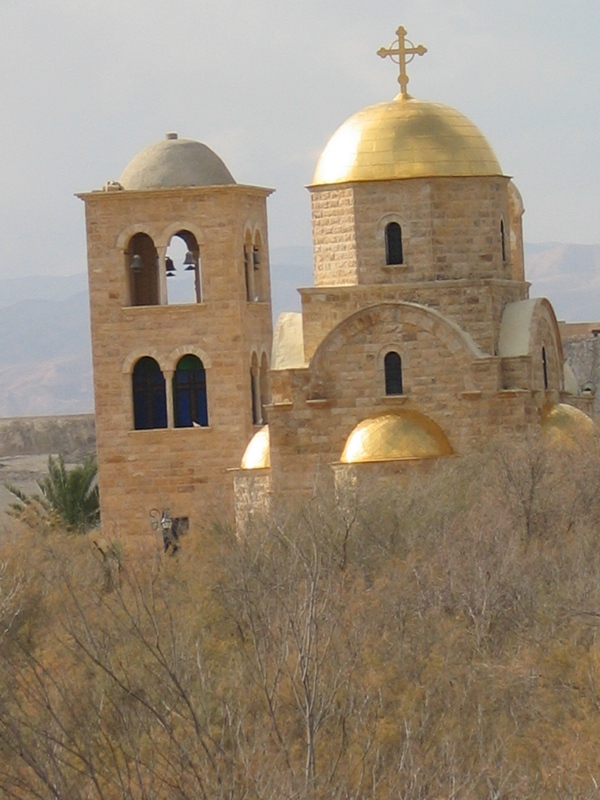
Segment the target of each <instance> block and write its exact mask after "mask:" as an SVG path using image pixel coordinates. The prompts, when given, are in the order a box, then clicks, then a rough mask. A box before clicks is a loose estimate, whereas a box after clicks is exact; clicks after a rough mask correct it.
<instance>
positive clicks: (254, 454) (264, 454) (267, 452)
mask: <svg viewBox="0 0 600 800" xmlns="http://www.w3.org/2000/svg"><path fill="white" fill-rule="evenodd" d="M270 466H271V441H270V438H269V426H268V425H265V426H264V428H261V429H260V430H259V431H258V432H257V433H255V434H254V436H253V437H252V439H250V443H249V444H248V447H247V448H246V450H245V452H244V455H243V456H242V469H266V468H267V467H270Z"/></svg>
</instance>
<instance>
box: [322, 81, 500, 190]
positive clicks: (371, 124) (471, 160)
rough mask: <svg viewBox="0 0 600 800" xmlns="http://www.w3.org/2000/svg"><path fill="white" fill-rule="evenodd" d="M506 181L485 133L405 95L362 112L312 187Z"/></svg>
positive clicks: (332, 144)
mask: <svg viewBox="0 0 600 800" xmlns="http://www.w3.org/2000/svg"><path fill="white" fill-rule="evenodd" d="M473 175H478V176H480V175H502V169H501V167H500V164H499V162H498V159H497V158H496V155H495V153H494V151H493V150H492V148H491V146H490V144H489V142H488V141H487V139H486V138H485V136H484V135H483V134H482V133H481V131H480V130H479V129H478V128H477V127H476V126H475V125H473V123H472V122H471V121H470V120H468V119H467V118H466V117H465V116H464V115H463V114H461V113H460V112H459V111H456V110H455V109H453V108H450V107H449V106H445V105H442V104H441V103H431V102H428V101H426V100H415V99H414V98H413V97H410V96H406V97H403V96H402V94H399V95H397V97H396V98H395V99H394V100H392V101H391V102H389V103H378V104H377V105H374V106H369V107H367V108H364V109H363V110H362V111H359V112H358V113H357V114H354V116H352V117H350V119H348V120H346V122H344V124H343V125H342V126H341V127H340V128H338V130H337V131H336V132H335V133H334V134H333V136H332V137H331V139H330V140H329V142H328V144H327V146H326V147H325V150H323V153H322V154H321V157H320V159H319V162H318V164H317V168H316V170H315V174H314V177H313V185H314V186H318V185H327V184H331V183H346V182H348V181H387V180H395V179H398V178H433V177H448V176H473Z"/></svg>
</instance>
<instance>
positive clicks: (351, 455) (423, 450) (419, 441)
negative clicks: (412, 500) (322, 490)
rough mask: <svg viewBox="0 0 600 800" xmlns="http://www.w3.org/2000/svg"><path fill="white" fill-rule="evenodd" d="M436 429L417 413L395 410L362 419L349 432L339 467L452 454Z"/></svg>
mask: <svg viewBox="0 0 600 800" xmlns="http://www.w3.org/2000/svg"><path fill="white" fill-rule="evenodd" d="M452 453H453V450H452V447H451V445H450V442H449V441H448V438H447V436H446V434H445V433H444V431H443V430H442V429H441V428H440V426H439V425H438V424H437V423H435V422H434V421H433V420H432V419H430V418H429V417H426V416H425V414H421V413H419V412H418V411H404V410H402V411H398V412H395V413H390V414H382V415H381V416H380V417H373V418H371V419H365V420H363V421H362V422H360V423H359V424H358V425H357V426H356V428H354V430H353V431H352V433H351V434H350V436H349V437H348V439H347V441H346V446H345V447H344V452H343V453H342V456H341V458H340V461H341V462H342V463H343V464H358V463H364V462H366V461H399V460H403V459H416V458H437V457H438V456H449V455H452Z"/></svg>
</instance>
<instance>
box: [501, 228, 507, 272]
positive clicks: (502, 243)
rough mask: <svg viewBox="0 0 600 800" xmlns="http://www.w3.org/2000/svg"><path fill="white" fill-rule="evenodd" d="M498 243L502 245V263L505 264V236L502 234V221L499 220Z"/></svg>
mask: <svg viewBox="0 0 600 800" xmlns="http://www.w3.org/2000/svg"><path fill="white" fill-rule="evenodd" d="M500 243H501V245H502V263H503V264H504V263H506V236H505V233H504V220H503V219H501V220H500Z"/></svg>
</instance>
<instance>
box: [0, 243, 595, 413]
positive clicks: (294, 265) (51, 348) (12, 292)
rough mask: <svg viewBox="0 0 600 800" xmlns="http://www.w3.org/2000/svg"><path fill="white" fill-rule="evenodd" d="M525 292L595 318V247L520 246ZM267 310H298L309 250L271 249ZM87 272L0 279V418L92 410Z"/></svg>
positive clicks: (566, 312)
mask: <svg viewBox="0 0 600 800" xmlns="http://www.w3.org/2000/svg"><path fill="white" fill-rule="evenodd" d="M525 261H526V265H527V266H526V273H527V278H528V280H530V281H531V283H532V286H531V295H532V296H541V297H548V298H549V299H550V300H551V301H552V303H553V304H554V307H555V310H556V313H557V316H558V317H559V318H560V319H566V320H569V321H584V320H600V245H576V244H557V243H545V244H527V245H526V246H525ZM271 281H272V289H273V315H274V317H275V318H277V316H278V315H279V314H280V313H281V312H282V311H288V310H291V311H298V310H300V296H299V294H298V292H297V288H298V287H302V286H311V285H312V248H311V247H280V248H273V249H272V250H271ZM93 405H94V402H93V390H92V366H91V348H90V332H89V309H88V296H87V277H86V275H85V273H77V274H75V275H69V276H56V277H53V276H50V275H41V276H30V277H25V278H8V279H3V280H0V417H18V416H34V415H40V414H77V413H87V412H91V411H93Z"/></svg>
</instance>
